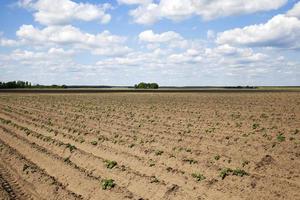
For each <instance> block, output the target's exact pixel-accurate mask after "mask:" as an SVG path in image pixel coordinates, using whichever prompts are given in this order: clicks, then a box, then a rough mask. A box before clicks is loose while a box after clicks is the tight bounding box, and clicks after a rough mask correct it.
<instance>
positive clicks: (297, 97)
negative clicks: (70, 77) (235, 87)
mask: <svg viewBox="0 0 300 200" xmlns="http://www.w3.org/2000/svg"><path fill="white" fill-rule="evenodd" d="M0 186H1V187H0V198H1V199H22V200H23V199H38V200H39V199H47V200H48V199H178V200H183V199H188V200H190V199H256V200H257V199H291V200H292V199H293V200H294V199H300V93H298V92H272V93H268V92H266V93H247V92H243V93H237V92H235V93H231V92H224V93H221V92H219V93H213V92H211V93H205V92H202V93H184V94H181V93H100V94H17V93H16V94H10V93H2V94H0Z"/></svg>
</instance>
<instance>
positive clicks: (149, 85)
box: [134, 82, 159, 89]
mask: <svg viewBox="0 0 300 200" xmlns="http://www.w3.org/2000/svg"><path fill="white" fill-rule="evenodd" d="M134 88H136V89H158V88H159V85H158V84H157V83H144V82H141V83H139V84H135V85H134Z"/></svg>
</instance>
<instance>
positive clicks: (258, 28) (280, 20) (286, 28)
mask: <svg viewBox="0 0 300 200" xmlns="http://www.w3.org/2000/svg"><path fill="white" fill-rule="evenodd" d="M299 41H300V20H299V19H298V18H296V17H289V16H286V15H276V16H274V17H273V18H272V19H270V20H269V21H268V22H267V23H262V24H257V25H251V26H246V27H244V28H236V29H232V30H227V31H224V32H222V33H219V34H218V37H217V39H216V42H217V43H218V44H231V45H245V46H265V47H278V48H299V47H300V42H299Z"/></svg>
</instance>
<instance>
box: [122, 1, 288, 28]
mask: <svg viewBox="0 0 300 200" xmlns="http://www.w3.org/2000/svg"><path fill="white" fill-rule="evenodd" d="M123 1H126V0H123ZM127 2H128V3H129V4H130V3H132V4H133V2H135V3H140V2H141V1H134V0H127ZM286 2H287V0H273V1H272V3H270V1H269V0H252V1H246V0H240V1H236V0H209V1H208V0H186V1H182V0H160V1H159V2H157V3H155V2H149V3H143V4H142V5H139V6H138V7H137V8H136V9H134V10H131V11H130V15H131V16H132V17H133V18H134V21H135V22H136V23H139V24H152V23H155V22H156V21H158V20H161V19H163V18H167V19H171V20H174V21H179V20H183V19H186V18H189V17H191V16H194V15H197V16H201V17H202V18H203V19H204V20H213V19H216V18H219V17H226V16H232V15H240V14H249V13H255V12H259V11H268V10H273V9H278V8H280V7H281V6H283V5H284V4H285V3H286Z"/></svg>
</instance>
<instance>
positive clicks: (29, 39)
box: [16, 25, 130, 55]
mask: <svg viewBox="0 0 300 200" xmlns="http://www.w3.org/2000/svg"><path fill="white" fill-rule="evenodd" d="M16 34H17V36H18V38H19V41H20V42H23V43H27V44H31V45H37V46H51V45H52V46H53V45H69V46H71V47H73V48H75V49H76V48H77V49H86V50H90V52H91V53H93V54H97V55H120V54H123V53H127V52H129V51H130V49H129V48H128V47H127V46H125V45H124V43H125V41H126V38H125V37H121V36H117V35H113V34H111V33H110V32H109V31H103V32H102V33H99V34H89V33H85V32H82V31H81V30H80V29H78V28H76V27H73V26H71V25H66V26H48V27H46V28H44V29H38V28H36V27H34V26H32V25H22V26H21V27H20V28H19V30H18V31H17V32H16Z"/></svg>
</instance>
